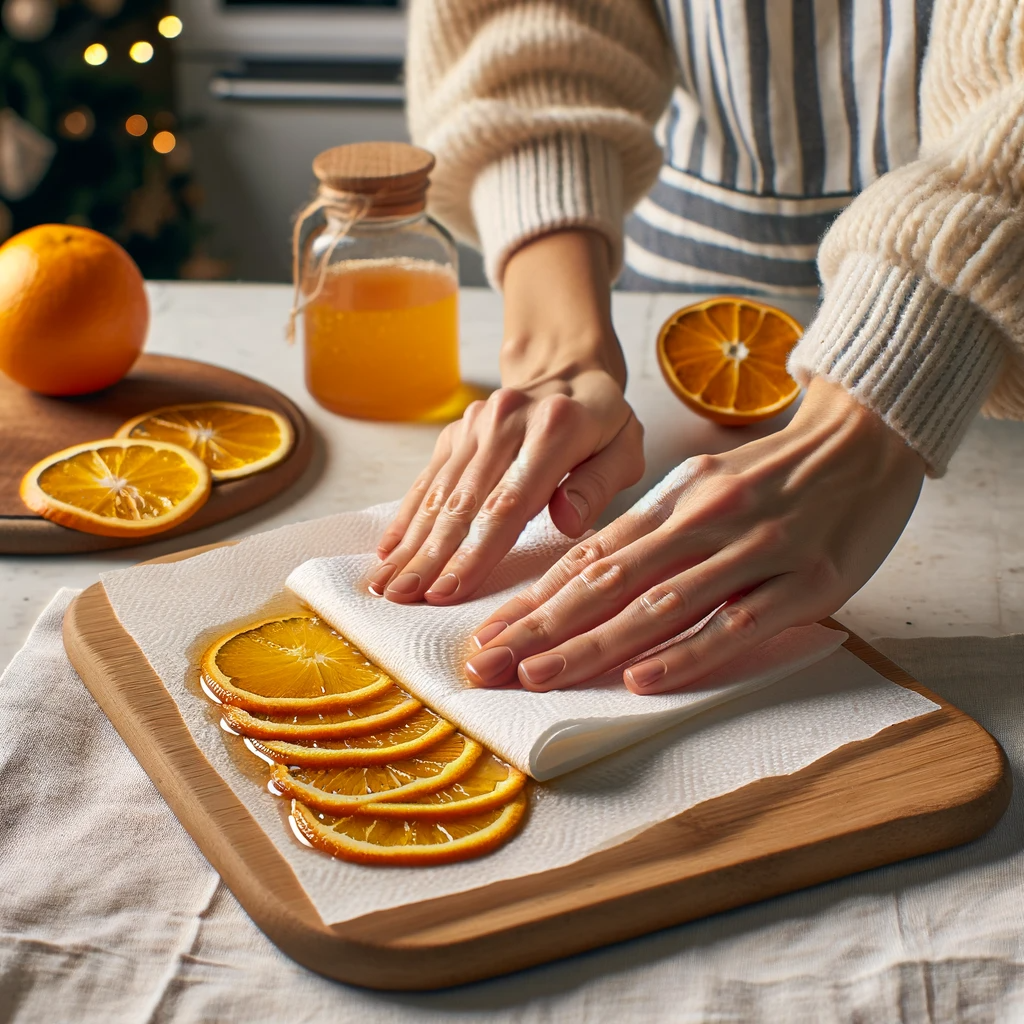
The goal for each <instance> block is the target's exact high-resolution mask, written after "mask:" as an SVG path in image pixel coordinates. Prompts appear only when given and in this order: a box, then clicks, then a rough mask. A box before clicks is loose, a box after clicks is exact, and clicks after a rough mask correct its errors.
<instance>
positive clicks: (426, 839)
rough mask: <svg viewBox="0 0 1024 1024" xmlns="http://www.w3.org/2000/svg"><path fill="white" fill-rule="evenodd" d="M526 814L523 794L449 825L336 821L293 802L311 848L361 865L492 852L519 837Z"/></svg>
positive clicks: (444, 860)
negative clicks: (518, 832)
mask: <svg viewBox="0 0 1024 1024" xmlns="http://www.w3.org/2000/svg"><path fill="white" fill-rule="evenodd" d="M525 811H526V794H524V793H520V794H519V795H518V796H516V797H514V798H513V799H512V800H510V801H509V802H508V803H506V804H503V805H502V806H500V807H495V808H493V809H492V810H489V811H483V812H481V813H480V814H469V815H465V816H463V817H461V818H453V819H451V820H445V821H430V820H427V819H422V818H410V819H404V818H371V817H369V816H367V815H364V814H354V815H349V816H346V817H335V816H334V815H331V814H326V813H324V812H323V811H314V810H313V809H312V808H310V807H307V806H306V805H305V804H302V803H300V802H299V801H298V800H294V801H292V819H293V820H294V822H295V825H296V827H297V828H298V830H299V832H300V833H301V834H302V835H303V836H305V837H306V839H308V840H309V842H310V843H312V844H313V846H316V847H318V848H319V849H321V850H324V851H326V852H327V853H330V854H333V855H334V856H335V857H341V858H342V859H343V860H351V861H356V862H358V863H360V864H392V865H396V866H399V865H400V866H407V867H417V866H420V865H424V864H450V863H452V862H453V861H459V860H467V859H468V858H470V857H479V856H481V855H482V854H485V853H490V852H491V851H492V850H494V849H496V848H497V847H499V846H500V845H501V844H502V843H504V842H506V841H507V840H508V839H510V838H511V837H512V836H513V835H514V834H515V832H516V829H517V828H518V827H519V824H520V822H521V821H522V820H523V815H524V812H525Z"/></svg>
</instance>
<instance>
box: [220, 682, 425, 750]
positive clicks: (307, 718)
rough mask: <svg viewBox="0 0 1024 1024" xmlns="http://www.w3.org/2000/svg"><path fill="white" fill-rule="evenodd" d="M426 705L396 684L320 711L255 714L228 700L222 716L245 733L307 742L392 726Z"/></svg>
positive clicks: (237, 729)
mask: <svg viewBox="0 0 1024 1024" xmlns="http://www.w3.org/2000/svg"><path fill="white" fill-rule="evenodd" d="M422 707H423V705H422V704H421V703H420V702H419V701H418V700H416V699H415V698H414V697H410V696H409V694H407V693H406V692H405V691H404V690H400V689H399V688H398V687H397V686H392V687H390V688H389V689H387V690H386V691H385V692H384V693H383V694H382V695H381V696H380V697H374V698H373V699H372V700H367V701H363V703H362V704H353V705H349V706H347V707H344V708H340V709H339V710H337V711H324V712H321V713H320V714H316V715H260V714H255V715H254V714H251V713H250V712H248V711H243V710H242V709H241V708H236V707H232V706H231V705H230V704H225V705H224V706H223V707H222V708H221V717H222V718H223V719H224V722H225V724H226V725H227V727H228V728H229V729H231V730H232V731H233V732H237V733H239V734H240V735H242V736H251V737H252V738H253V739H258V740H288V741H289V742H292V743H303V742H306V741H308V740H340V739H344V738H346V737H349V736H364V735H365V734H366V733H369V732H375V731H377V730H379V729H390V728H391V727H392V726H395V725H397V724H398V723H399V722H404V721H405V720H406V719H407V718H410V717H412V716H413V715H414V714H416V712H417V711H419V710H420V709H421V708H422Z"/></svg>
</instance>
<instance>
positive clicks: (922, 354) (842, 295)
mask: <svg viewBox="0 0 1024 1024" xmlns="http://www.w3.org/2000/svg"><path fill="white" fill-rule="evenodd" d="M1004 352H1005V349H1004V344H1003V340H1002V336H1001V334H1000V331H999V329H998V328H997V327H996V326H995V325H994V324H993V323H992V321H991V320H989V319H988V317H987V316H986V315H985V314H984V313H983V312H982V311H981V310H980V309H979V308H978V307H977V306H974V305H973V304H972V303H970V302H969V301H968V300H967V299H963V298H960V297H959V296H957V295H953V294H952V293H950V292H948V291H946V290H945V289H944V288H941V287H939V286H938V285H936V284H934V283H933V282H931V281H929V280H927V279H924V278H919V277H915V276H913V275H911V274H908V273H907V272H906V271H905V270H902V269H900V268H898V267H894V266H892V265H890V264H887V263H884V262H880V261H878V260H876V259H873V258H871V257H869V256H863V255H850V256H847V257H846V259H844V260H843V262H842V264H841V265H840V268H839V272H838V273H837V274H836V275H835V278H834V280H833V282H832V284H831V286H830V287H828V288H827V289H826V292H825V299H824V301H823V303H822V305H821V308H820V309H819V310H818V314H817V316H816V317H815V318H814V322H813V323H812V324H811V325H810V327H808V329H807V332H806V333H805V334H804V336H803V338H802V339H801V341H800V343H799V344H798V345H797V347H796V348H795V349H794V350H793V352H792V354H791V355H790V357H789V372H790V373H791V374H792V375H793V377H795V378H796V379H797V380H798V381H799V382H800V383H801V384H807V383H808V381H809V380H810V378H811V377H814V376H818V377H824V378H825V379H826V380H830V381H832V382H834V383H836V384H841V385H842V386H843V387H844V388H846V390H847V391H849V392H850V393H851V394H852V395H853V396H854V397H855V398H856V399H857V400H858V401H859V402H861V403H862V404H863V405H865V406H867V408H869V409H871V410H872V411H874V412H876V413H877V414H878V415H879V416H881V418H882V419H883V420H884V421H885V422H886V423H887V424H888V425H889V426H890V427H892V429H893V430H895V431H896V432H897V433H898V434H900V436H901V437H903V439H904V440H905V441H906V442H907V444H908V445H910V447H912V448H913V449H914V450H915V451H917V452H918V454H919V455H920V456H921V457H922V458H923V459H924V460H925V462H926V463H927V465H928V471H929V473H930V474H931V475H932V476H941V475H942V474H943V473H944V472H945V471H946V465H947V464H948V462H949V459H950V456H951V455H952V454H953V452H954V451H955V450H956V447H957V445H958V444H959V443H960V440H961V439H962V438H963V435H964V433H965V432H966V430H967V427H968V426H969V425H970V423H971V420H973V419H974V417H975V415H976V414H977V412H978V410H979V409H980V408H981V405H982V403H983V402H984V400H985V396H986V394H987V393H988V390H989V388H990V387H991V385H992V382H993V381H994V380H995V378H996V375H997V374H998V372H999V368H1000V365H1001V364H1002V361H1003V358H1004Z"/></svg>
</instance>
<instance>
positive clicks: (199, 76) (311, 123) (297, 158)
mask: <svg viewBox="0 0 1024 1024" xmlns="http://www.w3.org/2000/svg"><path fill="white" fill-rule="evenodd" d="M173 6H174V12H175V13H176V14H177V15H178V16H179V17H180V18H181V20H182V24H183V26H184V27H183V30H182V33H181V35H180V36H179V37H178V38H177V39H176V40H175V47H176V52H177V62H178V64H177V72H178V104H179V110H180V112H181V114H182V117H183V121H184V123H183V133H184V135H185V137H186V138H187V139H188V140H189V142H190V143H191V146H192V150H193V170H194V174H195V177H196V180H197V183H198V184H199V186H200V187H201V188H202V190H203V193H204V196H205V199H204V202H203V205H202V208H201V214H200V217H201V220H202V221H204V222H205V223H207V224H208V225H209V226H210V228H211V232H210V236H209V238H208V239H207V242H206V247H207V253H208V255H210V256H212V257H214V258H216V259H223V260H226V261H227V262H228V264H229V265H230V268H231V276H233V277H238V278H242V279H245V280H252V281H290V280H291V230H292V223H293V218H294V215H295V212H296V211H297V210H298V209H299V208H301V207H302V206H303V205H304V204H305V203H306V201H307V200H308V199H309V196H310V189H311V180H310V175H309V166H310V162H311V161H312V159H313V157H315V156H316V154H317V153H319V152H321V151H322V150H324V149H327V148H329V147H331V146H337V145H342V144H344V143H348V142H363V141H369V140H379V141H403V140H406V139H407V138H408V133H407V131H406V126H405V114H404V98H405V91H404V85H403V81H402V63H403V56H404V51H405V12H404V9H403V8H404V7H405V4H404V2H402V0H362V2H360V0H303V2H301V3H296V2H292V3H280V2H279V3H270V2H268V0H175V2H174V5H173ZM460 256H461V267H462V272H461V275H460V276H461V280H462V282H463V283H475V284H480V283H483V273H482V269H481V264H480V260H479V257H478V256H477V255H476V254H475V253H472V252H469V251H468V250H465V249H462V250H461V251H460Z"/></svg>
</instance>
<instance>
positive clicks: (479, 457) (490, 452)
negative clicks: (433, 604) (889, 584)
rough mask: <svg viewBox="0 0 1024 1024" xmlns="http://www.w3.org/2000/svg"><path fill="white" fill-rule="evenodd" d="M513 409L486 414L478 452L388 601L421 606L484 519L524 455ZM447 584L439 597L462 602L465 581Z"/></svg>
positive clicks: (496, 407)
mask: <svg viewBox="0 0 1024 1024" xmlns="http://www.w3.org/2000/svg"><path fill="white" fill-rule="evenodd" d="M499 399H500V396H499ZM516 399H519V404H520V405H521V396H518V395H515V394H514V393H512V398H511V399H510V401H515V400H516ZM508 406H509V403H508V402H502V401H500V400H498V401H492V402H491V403H489V406H488V408H487V409H486V410H485V411H484V413H483V414H482V416H481V419H480V422H479V423H478V424H477V429H476V434H477V439H478V443H477V449H476V452H475V453H474V455H473V458H472V459H471V460H470V461H469V462H468V463H467V465H466V466H465V468H464V469H463V471H462V474H461V476H460V477H459V480H458V482H457V483H456V484H455V486H454V487H453V488H452V490H451V492H450V494H449V495H448V498H447V500H446V501H445V503H444V505H443V506H442V508H441V509H440V510H439V512H438V514H437V516H436V517H435V518H434V520H433V523H432V524H431V527H430V531H429V533H428V535H427V536H426V537H425V538H423V540H422V541H421V543H420V546H419V548H418V550H417V551H416V552H415V553H414V554H413V556H412V557H411V558H410V559H409V560H408V561H407V563H406V564H405V565H404V566H403V567H402V569H401V572H400V574H399V573H396V574H395V576H394V578H393V579H392V581H391V583H390V584H389V586H388V588H387V590H386V591H385V596H386V597H387V598H389V599H390V600H393V601H398V602H400V603H409V602H412V601H418V600H419V599H420V598H421V597H422V596H423V594H424V592H425V591H427V590H428V588H430V587H431V586H432V585H434V584H435V581H437V579H438V576H439V575H441V571H442V569H444V568H445V566H446V564H447V563H448V562H449V560H450V559H451V557H452V555H453V554H454V553H455V552H456V550H457V549H458V547H459V545H460V544H461V543H462V542H463V540H464V539H465V538H466V536H467V534H468V533H469V532H470V530H471V529H472V528H473V524H474V520H475V519H476V518H477V517H478V516H480V515H483V514H484V509H485V508H486V505H487V502H488V499H489V496H490V495H491V494H492V493H493V492H494V490H495V487H496V486H497V485H498V484H499V481H501V480H502V478H503V477H504V476H505V474H506V473H507V472H508V470H509V467H510V466H512V465H513V464H514V461H515V460H516V459H517V457H518V456H519V454H520V453H521V450H522V449H521V446H522V444H523V436H524V429H525V424H524V421H523V419H522V418H521V417H518V416H515V415H512V413H514V412H515V411H517V408H518V406H516V405H512V406H511V407H508ZM506 407H508V408H506ZM446 582H448V581H445V580H442V581H441V586H440V587H439V588H438V589H437V590H436V591H435V592H434V594H433V596H435V597H438V596H461V595H457V594H456V591H457V590H458V589H459V582H460V581H459V580H456V581H455V585H454V586H450V587H448V588H447V589H445V587H444V584H445V583H446Z"/></svg>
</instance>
